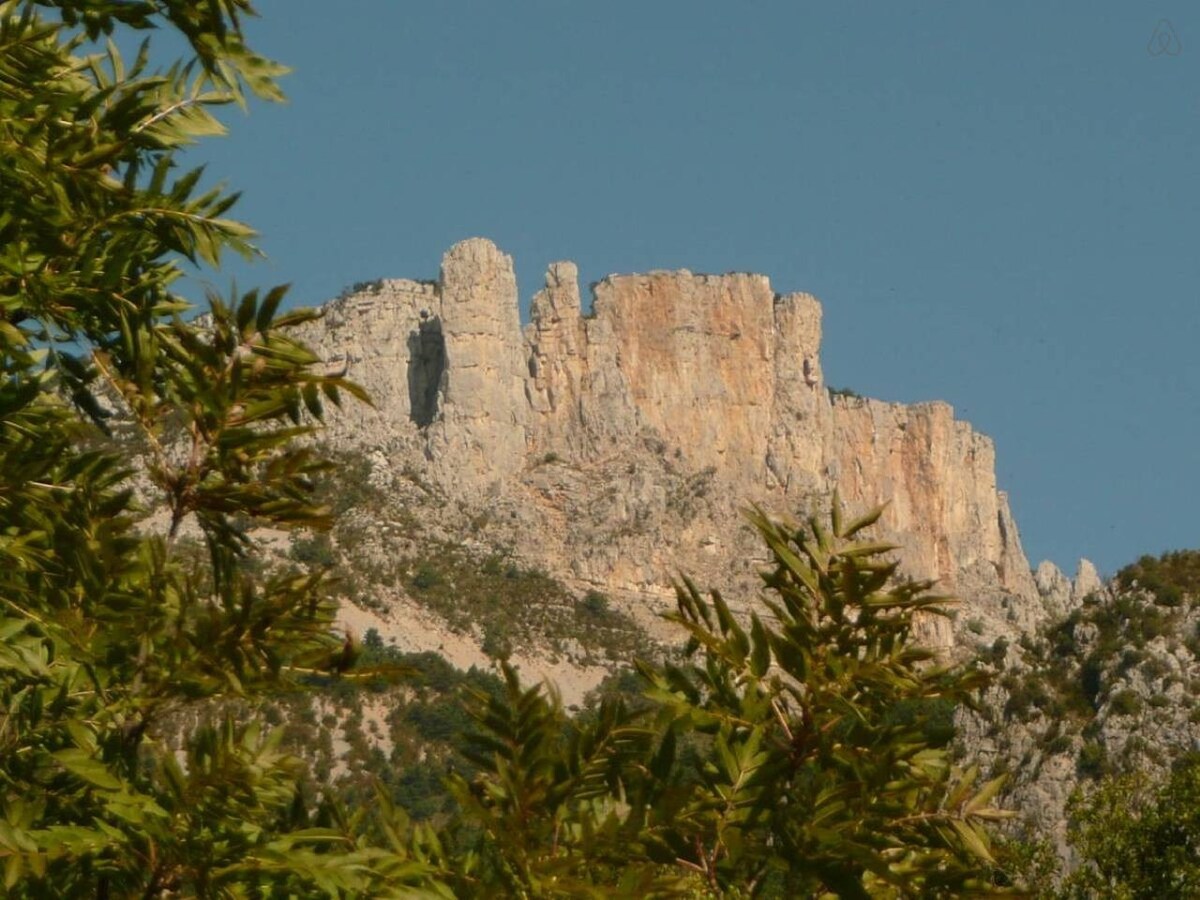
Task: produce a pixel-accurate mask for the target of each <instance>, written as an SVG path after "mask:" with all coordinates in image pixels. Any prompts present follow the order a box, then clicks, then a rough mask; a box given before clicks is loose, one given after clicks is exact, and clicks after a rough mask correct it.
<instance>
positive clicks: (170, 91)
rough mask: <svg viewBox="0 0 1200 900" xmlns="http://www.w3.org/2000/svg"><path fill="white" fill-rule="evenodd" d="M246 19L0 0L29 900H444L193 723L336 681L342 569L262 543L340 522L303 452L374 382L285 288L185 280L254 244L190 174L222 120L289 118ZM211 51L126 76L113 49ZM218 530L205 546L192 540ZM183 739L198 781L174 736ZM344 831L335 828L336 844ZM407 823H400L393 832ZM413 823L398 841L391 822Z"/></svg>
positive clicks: (18, 757) (4, 239) (2, 794)
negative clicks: (213, 289) (258, 897)
mask: <svg viewBox="0 0 1200 900" xmlns="http://www.w3.org/2000/svg"><path fill="white" fill-rule="evenodd" d="M251 14H253V9H252V8H251V6H250V3H249V2H247V0H206V2H201V3H192V2H187V3H185V2H181V0H55V2H49V0H46V2H37V0H0V865H2V868H3V879H4V886H5V894H6V896H11V897H44V896H96V897H110V896H122V897H124V896H143V897H157V896H179V895H185V894H186V895H189V896H201V897H206V896H234V895H246V894H247V892H255V893H257V894H263V893H264V892H266V893H269V892H271V891H279V892H283V893H285V894H289V895H312V894H317V895H321V894H332V893H339V892H341V893H353V892H360V893H363V892H366V893H374V894H378V893H379V892H380V891H382V890H385V889H387V890H399V889H401V888H402V887H404V886H406V885H411V884H415V883H422V884H429V883H430V882H429V879H428V877H427V876H428V874H429V872H430V871H431V869H430V867H428V866H426V865H424V864H422V863H420V862H419V861H417V860H415V859H414V858H412V857H411V856H410V854H409V850H408V848H407V845H393V846H390V847H384V846H378V847H374V848H370V847H364V846H362V839H361V837H360V832H361V830H362V829H361V828H360V824H361V823H357V824H355V823H351V822H349V821H342V819H344V817H342V816H341V814H340V813H339V812H338V811H337V809H336V807H334V806H333V805H332V804H330V803H319V804H317V805H316V806H315V807H313V808H311V809H310V805H311V804H309V803H308V802H306V799H305V798H304V797H303V796H302V795H301V793H300V790H299V786H300V780H299V777H298V776H299V771H298V762H297V761H296V760H294V759H291V758H289V757H288V756H286V755H284V754H282V753H280V752H279V751H278V749H277V748H276V747H275V745H274V743H273V741H274V738H271V737H263V736H262V735H260V733H259V732H258V730H257V729H256V728H254V727H252V726H251V727H245V726H241V725H237V724H235V723H232V722H224V723H220V724H218V725H215V726H211V727H209V726H204V727H199V728H193V729H190V730H188V731H186V732H185V733H184V734H183V735H175V734H164V733H163V732H164V729H166V730H167V731H169V730H170V729H171V728H172V727H173V726H172V725H171V724H170V723H172V722H175V723H177V722H178V721H179V720H180V718H181V717H180V716H179V715H178V713H179V712H180V710H181V709H184V708H186V707H188V706H190V705H193V704H197V703H206V702H210V701H212V700H213V699H214V698H219V697H221V696H231V695H248V694H254V693H258V692H263V691H268V690H274V689H276V688H279V687H283V686H286V685H289V684H296V683H298V682H302V681H303V680H304V679H305V678H307V677H309V676H310V674H311V673H312V672H314V671H317V672H321V671H324V672H338V671H341V670H342V669H344V668H345V666H346V665H347V664H348V662H349V659H348V656H350V655H352V653H350V651H351V650H352V649H353V648H352V647H351V648H348V647H347V645H346V641H345V638H344V637H343V636H341V635H338V634H336V633H335V632H334V631H333V628H332V625H333V614H334V604H333V602H332V600H331V599H330V598H329V597H328V596H327V593H326V590H325V585H324V578H323V577H322V575H320V574H319V573H315V574H311V573H275V574H272V573H266V574H264V573H263V571H262V568H263V567H262V564H261V561H259V560H257V559H255V557H254V555H253V552H252V550H253V548H252V547H251V544H250V542H249V540H248V534H249V531H250V529H252V528H254V527H259V526H264V525H269V526H271V527H275V528H284V529H288V528H295V527H321V526H323V525H325V524H327V521H328V511H327V510H325V509H323V508H321V507H320V506H319V505H317V504H315V503H314V502H313V501H312V498H311V491H312V484H311V479H312V476H313V474H314V473H316V472H318V471H319V470H321V469H322V468H323V467H324V466H325V465H326V463H324V462H323V461H322V460H321V459H320V458H318V457H317V456H315V455H314V454H313V452H312V451H311V450H310V449H308V448H307V447H306V446H305V445H304V442H303V441H302V439H303V438H306V437H307V436H309V435H310V434H312V432H313V431H314V429H316V428H317V427H319V424H320V420H321V418H322V416H323V414H324V403H325V402H327V401H328V402H334V403H337V402H339V401H340V399H341V397H342V395H343V394H350V395H352V396H358V397H361V396H362V393H361V391H360V390H359V389H358V388H357V387H356V386H354V385H352V384H350V383H348V382H346V381H344V380H343V379H341V378H338V377H333V376H329V375H327V374H325V373H324V372H323V371H322V367H321V366H320V365H319V364H318V361H317V359H316V357H315V356H314V355H313V354H312V353H311V352H310V351H309V350H308V349H307V348H305V347H304V346H303V345H302V344H300V343H299V342H297V341H296V340H295V339H294V338H293V337H292V336H290V334H289V329H290V327H291V326H293V325H296V324H298V323H300V322H302V321H306V320H308V319H310V318H312V316H313V314H312V313H307V312H303V311H291V312H280V306H281V303H282V300H283V297H284V289H282V288H277V289H275V290H272V291H269V292H267V293H266V294H265V295H262V296H261V297H260V295H259V294H258V293H257V292H250V293H249V294H246V295H244V296H242V297H235V298H234V299H233V300H232V301H230V302H228V303H226V302H223V301H221V300H220V299H218V298H215V297H213V298H210V312H209V315H208V316H207V317H205V318H202V319H199V320H194V321H186V320H185V318H184V316H185V315H186V314H188V313H189V312H190V311H191V307H190V305H189V304H188V303H187V302H186V300H185V299H184V298H183V297H181V296H180V295H178V294H176V293H175V292H174V290H173V285H174V283H175V282H176V280H177V279H178V278H179V277H180V276H181V274H182V273H183V271H184V269H183V266H184V265H185V264H197V265H213V266H215V265H216V264H217V263H218V262H219V260H220V258H221V256H222V255H223V254H224V253H225V252H227V251H233V252H237V253H243V254H248V253H252V252H254V251H253V247H252V245H251V244H250V243H249V240H250V238H251V237H252V231H251V230H250V229H249V228H248V227H247V226H245V225H243V224H241V223H239V222H236V221H234V220H232V219H230V218H228V217H227V215H226V214H227V212H228V211H229V209H230V208H231V207H232V205H233V203H234V202H235V201H236V199H237V198H236V195H233V194H227V193H225V192H224V191H223V190H221V189H213V190H200V189H199V187H198V185H199V182H200V178H201V172H200V171H199V170H193V171H190V172H185V173H182V174H179V173H177V172H176V166H177V162H178V153H179V151H180V150H181V149H182V148H184V147H185V146H187V145H188V144H190V143H192V142H194V141H196V140H198V139H200V138H202V137H205V136H208V135H213V134H218V133H220V132H221V131H222V130H223V129H222V126H221V125H220V123H219V121H218V120H217V119H216V118H215V116H214V115H213V110H214V109H215V108H216V107H219V106H220V105H222V104H226V103H243V102H244V101H245V96H246V92H247V91H249V92H251V93H254V94H256V95H259V96H263V97H267V98H278V97H279V96H280V95H279V91H278V87H277V86H276V84H275V80H274V79H275V76H276V75H278V74H280V73H281V72H282V71H283V70H282V68H281V67H279V66H277V65H275V64H274V63H270V62H269V61H267V60H264V59H262V58H261V57H258V56H256V55H255V54H254V53H253V52H252V51H250V50H249V49H248V48H247V47H246V45H245V43H244V41H243V40H242V33H241V19H242V17H243V16H245V15H251ZM164 26H165V27H167V28H173V29H175V30H176V31H178V32H180V33H182V35H183V37H184V38H185V39H186V41H187V45H188V46H189V47H190V49H191V52H192V58H191V59H189V60H184V61H180V62H179V63H177V64H175V65H173V66H171V67H169V68H168V69H167V70H166V71H161V72H159V71H152V70H151V67H150V63H149V59H150V53H149V50H148V46H147V45H146V44H143V46H142V48H141V50H140V51H139V53H138V55H137V56H136V58H135V59H134V60H133V61H132V62H131V63H128V64H127V62H126V60H125V59H123V58H122V56H121V54H120V52H119V51H118V50H117V48H116V45H115V43H113V42H108V43H106V44H101V43H100V40H99V39H100V38H102V37H105V36H107V35H110V34H112V33H114V32H116V31H117V30H125V31H127V30H129V29H135V30H148V29H151V28H157V27H164ZM185 527H187V528H193V527H194V529H195V530H196V533H198V534H199V535H200V536H201V537H202V538H203V542H204V546H205V548H206V552H204V553H202V554H199V555H197V554H194V553H190V552H184V548H183V546H182V542H180V541H179V540H178V538H179V536H180V533H181V531H182V530H183V529H184V528H185ZM168 737H170V738H175V737H181V738H182V740H183V745H184V751H183V752H184V755H185V760H184V762H183V763H182V764H181V763H180V762H179V760H177V758H176V756H175V751H174V749H173V748H172V747H171V746H169V745H168V740H167V738H168ZM339 822H341V824H339ZM393 831H395V829H393ZM396 833H399V832H396Z"/></svg>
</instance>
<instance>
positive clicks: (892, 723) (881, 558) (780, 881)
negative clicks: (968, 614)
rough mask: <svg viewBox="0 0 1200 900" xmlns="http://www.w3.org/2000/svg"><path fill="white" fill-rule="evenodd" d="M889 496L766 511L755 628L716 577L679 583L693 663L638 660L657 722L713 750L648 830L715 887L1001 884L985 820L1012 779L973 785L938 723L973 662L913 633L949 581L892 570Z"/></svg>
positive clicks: (941, 892) (854, 890)
mask: <svg viewBox="0 0 1200 900" xmlns="http://www.w3.org/2000/svg"><path fill="white" fill-rule="evenodd" d="M881 511H882V510H878V509H877V510H875V511H873V512H871V513H869V514H867V515H865V516H863V517H861V518H859V519H856V520H854V521H851V522H845V521H843V517H842V513H841V510H840V507H839V505H838V502H837V500H836V498H835V500H834V508H833V514H832V528H831V529H829V528H826V527H825V526H823V524H822V523H821V521H820V520H818V519H815V518H814V519H812V520H810V521H809V523H808V525H807V527H793V526H790V525H786V524H784V523H781V522H776V521H773V520H771V519H770V518H768V517H767V516H766V515H764V514H763V513H762V512H761V511H759V510H755V511H754V512H753V513H752V515H751V520H752V522H753V523H754V525H755V527H756V528H757V529H758V531H759V533H760V534H761V535H762V537H763V540H764V541H765V542H766V544H767V546H768V548H769V550H770V552H771V555H772V566H771V568H770V569H769V570H768V571H766V572H764V573H763V580H764V584H765V587H766V593H765V595H764V597H763V600H762V604H763V609H762V611H761V613H760V612H759V611H754V612H752V613H751V615H750V620H749V627H748V628H746V627H744V626H743V624H742V623H741V622H739V620H738V618H737V617H735V616H734V615H733V613H732V612H731V611H730V609H729V606H728V604H727V603H726V602H725V600H724V599H723V597H722V596H721V594H720V593H719V592H716V591H714V592H712V593H711V594H710V595H709V597H708V598H707V599H705V598H704V597H702V596H701V594H700V592H699V591H698V590H697V589H696V587H695V586H694V585H693V584H691V582H689V581H686V580H685V581H684V583H683V584H682V585H680V586H679V588H678V591H677V594H678V603H679V611H678V613H677V614H675V616H674V617H673V618H674V619H675V621H677V622H678V623H679V624H680V625H681V626H682V627H683V628H684V629H686V630H687V632H688V634H689V641H688V645H687V651H688V653H689V655H692V656H693V657H698V659H697V661H696V662H693V663H691V664H689V665H686V666H668V667H666V668H664V669H662V670H656V669H653V668H650V667H643V672H644V674H645V676H646V677H647V679H649V681H650V682H651V684H652V685H653V688H652V691H651V696H652V697H654V698H655V699H657V700H658V701H659V703H660V704H661V708H660V711H659V714H658V722H659V725H660V727H662V728H667V729H675V730H679V731H680V732H682V733H689V732H691V733H699V734H702V735H705V736H706V737H707V738H708V739H709V740H711V747H712V750H711V753H710V754H709V755H708V756H707V757H706V758H703V759H702V761H701V763H700V765H699V766H698V767H697V769H696V771H695V788H694V790H693V792H692V793H691V794H690V795H689V796H687V798H686V800H685V801H684V802H683V803H681V804H679V805H678V807H677V808H676V809H674V810H672V811H671V814H670V815H669V816H663V817H662V819H663V821H664V822H665V823H669V824H665V825H663V826H661V827H659V828H657V829H655V835H656V836H657V837H658V839H659V840H661V841H662V842H663V844H664V845H665V846H666V847H669V848H670V850H671V852H672V853H673V854H674V855H675V856H676V858H677V859H678V860H679V862H680V864H681V865H683V866H685V867H687V868H690V869H692V870H694V871H695V872H697V873H698V874H700V875H702V877H703V878H704V880H705V882H706V883H707V884H708V885H709V886H710V888H711V889H712V890H713V891H715V892H720V891H726V890H743V891H746V892H748V893H751V894H760V893H761V894H772V895H775V896H790V897H803V896H810V895H817V894H819V893H821V892H823V891H832V892H834V893H836V894H837V895H838V896H843V897H866V896H881V895H882V896H890V895H895V896H922V897H930V896H951V895H954V896H957V895H961V894H963V893H969V892H974V891H980V892H991V890H992V889H991V887H990V884H989V878H988V871H989V867H990V866H991V864H992V859H991V854H990V849H989V837H988V832H987V828H986V823H987V822H989V821H991V820H994V819H997V818H1000V817H1002V816H1004V815H1005V814H1004V813H1003V812H1001V811H999V810H996V809H995V808H993V807H992V806H991V800H992V798H993V797H994V796H995V794H996V793H997V791H998V790H999V788H1000V786H1001V780H996V781H992V782H989V783H988V784H985V785H983V786H982V787H981V788H979V789H978V790H976V789H975V788H974V782H975V780H976V776H977V773H976V771H975V770H974V769H972V770H969V771H967V772H961V773H959V772H955V771H954V770H953V767H952V765H951V759H950V754H949V751H948V749H947V748H946V746H945V739H944V738H942V739H940V740H939V739H937V738H935V737H932V735H933V734H935V733H936V732H935V730H934V729H931V728H929V725H930V724H931V722H932V720H933V718H934V716H935V714H936V710H937V708H938V705H940V704H945V703H950V704H957V703H960V702H964V701H966V700H968V699H969V696H970V694H971V693H972V692H973V691H974V690H975V689H976V688H978V687H979V685H980V684H981V680H982V676H981V675H979V674H978V673H976V672H973V671H964V670H960V669H955V668H947V667H946V666H944V665H942V664H941V663H940V662H939V661H938V660H937V659H936V658H935V657H934V655H933V654H932V653H931V652H930V651H929V650H926V649H923V648H920V647H918V646H917V645H916V644H915V643H914V642H913V623H914V619H915V617H916V616H918V615H930V614H933V615H938V614H941V610H942V607H943V605H944V603H945V599H946V598H942V597H937V596H934V595H931V594H929V593H928V589H929V588H930V586H931V584H930V583H928V582H902V581H898V580H897V579H896V568H897V564H896V563H895V562H893V561H891V560H889V559H888V558H887V557H886V556H885V554H887V553H888V552H889V551H890V550H892V549H894V548H892V547H890V546H888V545H884V544H878V543H872V542H869V541H865V540H863V539H862V537H861V536H862V533H863V532H864V531H865V529H867V528H868V527H869V526H870V525H872V524H873V523H874V522H875V521H876V520H877V519H878V518H879V515H880V514H881Z"/></svg>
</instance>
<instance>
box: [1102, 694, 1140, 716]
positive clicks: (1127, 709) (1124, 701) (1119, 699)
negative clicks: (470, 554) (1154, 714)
mask: <svg viewBox="0 0 1200 900" xmlns="http://www.w3.org/2000/svg"><path fill="white" fill-rule="evenodd" d="M1109 710H1110V711H1111V712H1112V714H1113V715H1114V716H1135V715H1137V714H1138V713H1139V712H1141V711H1142V698H1141V697H1139V696H1138V695H1137V692H1136V691H1133V690H1131V689H1130V688H1125V690H1122V691H1118V692H1117V693H1116V694H1114V695H1113V697H1112V699H1111V700H1110V701H1109Z"/></svg>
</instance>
